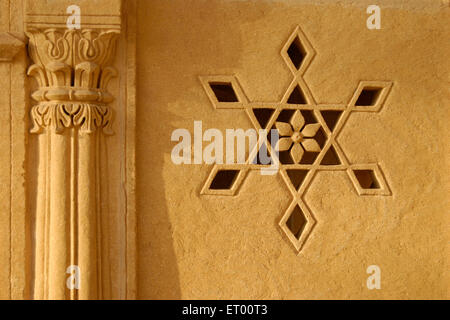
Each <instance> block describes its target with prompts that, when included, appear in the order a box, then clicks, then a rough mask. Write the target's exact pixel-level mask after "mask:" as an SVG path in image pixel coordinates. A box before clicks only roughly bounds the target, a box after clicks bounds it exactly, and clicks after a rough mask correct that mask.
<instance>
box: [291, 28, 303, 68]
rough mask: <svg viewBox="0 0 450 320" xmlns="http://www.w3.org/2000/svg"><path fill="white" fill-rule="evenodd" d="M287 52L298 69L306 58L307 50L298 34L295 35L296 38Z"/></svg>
mask: <svg viewBox="0 0 450 320" xmlns="http://www.w3.org/2000/svg"><path fill="white" fill-rule="evenodd" d="M287 54H288V56H289V59H291V62H292V64H293V65H294V67H295V68H296V69H297V70H298V69H300V66H301V65H302V62H303V60H304V59H305V56H306V51H305V49H304V48H303V46H302V43H301V42H300V39H299V38H298V36H297V37H295V39H294V40H293V41H292V43H291V45H290V46H289V48H288V50H287Z"/></svg>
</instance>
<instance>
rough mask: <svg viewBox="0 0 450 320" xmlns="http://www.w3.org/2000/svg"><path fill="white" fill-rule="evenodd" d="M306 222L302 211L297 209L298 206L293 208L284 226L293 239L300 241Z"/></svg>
mask: <svg viewBox="0 0 450 320" xmlns="http://www.w3.org/2000/svg"><path fill="white" fill-rule="evenodd" d="M307 222H308V221H307V220H306V218H305V215H304V213H303V211H302V210H301V209H300V208H299V206H295V208H294V210H293V211H292V213H291V215H290V217H289V219H288V220H287V221H286V226H287V227H288V229H289V230H290V231H291V232H292V234H293V235H294V237H295V238H297V239H300V236H301V235H302V232H303V230H304V229H305V226H306V223H307Z"/></svg>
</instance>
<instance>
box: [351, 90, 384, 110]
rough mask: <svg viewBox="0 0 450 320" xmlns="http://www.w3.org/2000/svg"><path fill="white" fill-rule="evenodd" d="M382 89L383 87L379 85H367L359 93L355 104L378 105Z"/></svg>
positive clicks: (364, 105) (359, 105)
mask: <svg viewBox="0 0 450 320" xmlns="http://www.w3.org/2000/svg"><path fill="white" fill-rule="evenodd" d="M382 90H383V88H378V87H365V88H364V89H363V90H362V91H361V93H360V94H359V97H358V100H356V103H355V106H358V107H370V106H374V105H376V104H377V101H378V98H379V97H380V94H381V91H382Z"/></svg>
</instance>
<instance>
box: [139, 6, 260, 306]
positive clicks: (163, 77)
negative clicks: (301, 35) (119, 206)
mask: <svg viewBox="0 0 450 320" xmlns="http://www.w3.org/2000/svg"><path fill="white" fill-rule="evenodd" d="M235 5H236V4H235V2H229V3H228V2H225V1H222V0H216V1H213V0H208V1H207V2H205V1H198V0H195V1H192V0H173V1H170V3H169V2H168V1H167V0H152V1H147V0H140V1H138V8H137V12H138V17H137V26H138V27H137V28H138V30H137V33H138V34H137V39H138V42H137V64H138V66H137V95H138V97H137V98H138V99H137V118H136V121H137V127H136V130H137V133H136V137H137V141H136V143H137V144H136V165H137V175H136V179H137V180H136V181H137V186H136V187H137V190H136V192H137V194H136V196H137V210H138V212H137V216H138V257H139V258H138V298H140V299H180V298H183V297H185V296H186V297H187V296H189V294H190V292H189V290H190V289H189V288H186V289H185V290H186V291H185V292H182V290H181V286H180V273H179V272H180V271H179V268H178V262H177V254H176V252H175V248H174V239H173V231H174V225H173V224H172V223H180V221H183V219H182V217H180V216H178V217H177V216H172V215H171V216H170V217H169V213H170V214H172V213H173V212H172V211H169V208H168V205H167V204H168V203H171V202H170V201H174V200H175V199H178V200H175V201H179V199H180V197H173V199H169V198H168V196H167V195H168V194H169V195H170V194H171V192H178V191H174V190H165V186H167V185H169V184H170V187H171V188H172V187H174V188H175V189H176V190H179V189H181V188H178V189H177V185H176V184H177V183H179V184H186V183H187V184H188V187H189V189H190V191H192V190H191V189H192V188H198V185H193V186H192V188H191V186H189V183H192V182H191V181H186V179H188V178H187V177H189V176H191V174H192V172H190V173H188V174H186V175H184V176H183V178H180V179H181V180H180V181H177V177H170V179H171V181H168V180H167V179H168V176H167V175H168V174H169V173H171V174H173V171H172V169H173V168H168V166H172V163H171V162H170V153H171V151H172V148H173V146H174V143H172V142H171V141H170V137H171V134H172V132H173V130H175V129H179V128H191V127H192V124H193V121H194V120H195V119H201V118H202V116H203V117H205V116H206V115H205V114H203V115H199V112H205V113H208V112H212V110H211V109H208V110H204V111H203V109H201V110H200V109H198V105H196V104H193V105H190V104H189V101H198V100H197V99H198V97H199V96H201V97H202V99H203V100H204V103H205V106H206V107H207V108H211V106H210V104H209V103H208V102H207V97H206V96H205V95H204V91H203V89H202V88H201V84H200V82H199V80H198V78H197V77H198V75H200V74H209V73H211V72H212V71H211V68H212V67H211V66H213V68H214V70H223V69H225V68H229V63H230V61H238V60H239V56H240V52H239V50H236V49H237V48H235V50H227V46H228V45H229V42H227V41H217V39H220V38H221V36H223V37H225V38H227V39H234V40H233V41H234V42H233V43H235V44H239V43H240V42H239V41H240V39H241V30H240V26H239V25H238V24H232V23H231V22H230V21H231V19H228V18H229V17H231V16H233V15H235V14H236V10H235V9H236V8H235ZM248 6H250V7H251V4H249V5H248ZM218 19H219V20H220V22H218ZM193 21H197V22H201V23H197V22H196V23H193ZM218 53H220V54H218ZM217 72H220V71H217ZM193 88H194V91H193ZM179 102H182V103H181V104H179ZM180 105H183V107H179V106H180ZM175 126H177V127H175ZM178 169H179V170H180V171H179V173H180V172H182V171H183V170H182V169H180V167H178ZM186 169H187V170H192V167H190V168H189V167H187V168H186ZM208 170H209V169H208ZM167 172H169V173H167ZM166 173H167V175H166ZM206 174H207V172H205V177H206ZM178 178H179V177H178ZM186 192H187V193H186V194H187V195H189V192H188V191H186ZM170 206H171V207H173V208H175V207H177V206H178V204H176V203H175V204H174V203H171V204H170ZM173 210H174V209H173ZM179 214H180V215H182V214H183V212H182V210H181V211H180V212H179ZM170 218H172V219H177V221H170ZM184 235H186V234H184ZM186 236H189V235H186ZM188 249H193V248H188Z"/></svg>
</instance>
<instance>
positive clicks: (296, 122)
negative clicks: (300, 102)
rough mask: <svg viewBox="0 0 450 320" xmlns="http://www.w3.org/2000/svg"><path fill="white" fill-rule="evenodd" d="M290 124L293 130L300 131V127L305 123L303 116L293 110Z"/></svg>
mask: <svg viewBox="0 0 450 320" xmlns="http://www.w3.org/2000/svg"><path fill="white" fill-rule="evenodd" d="M291 124H292V127H293V128H294V130H295V131H300V129H301V128H302V127H303V125H304V124H305V118H303V116H302V114H301V112H300V111H298V110H297V111H295V113H294V115H293V116H292V119H291Z"/></svg>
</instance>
